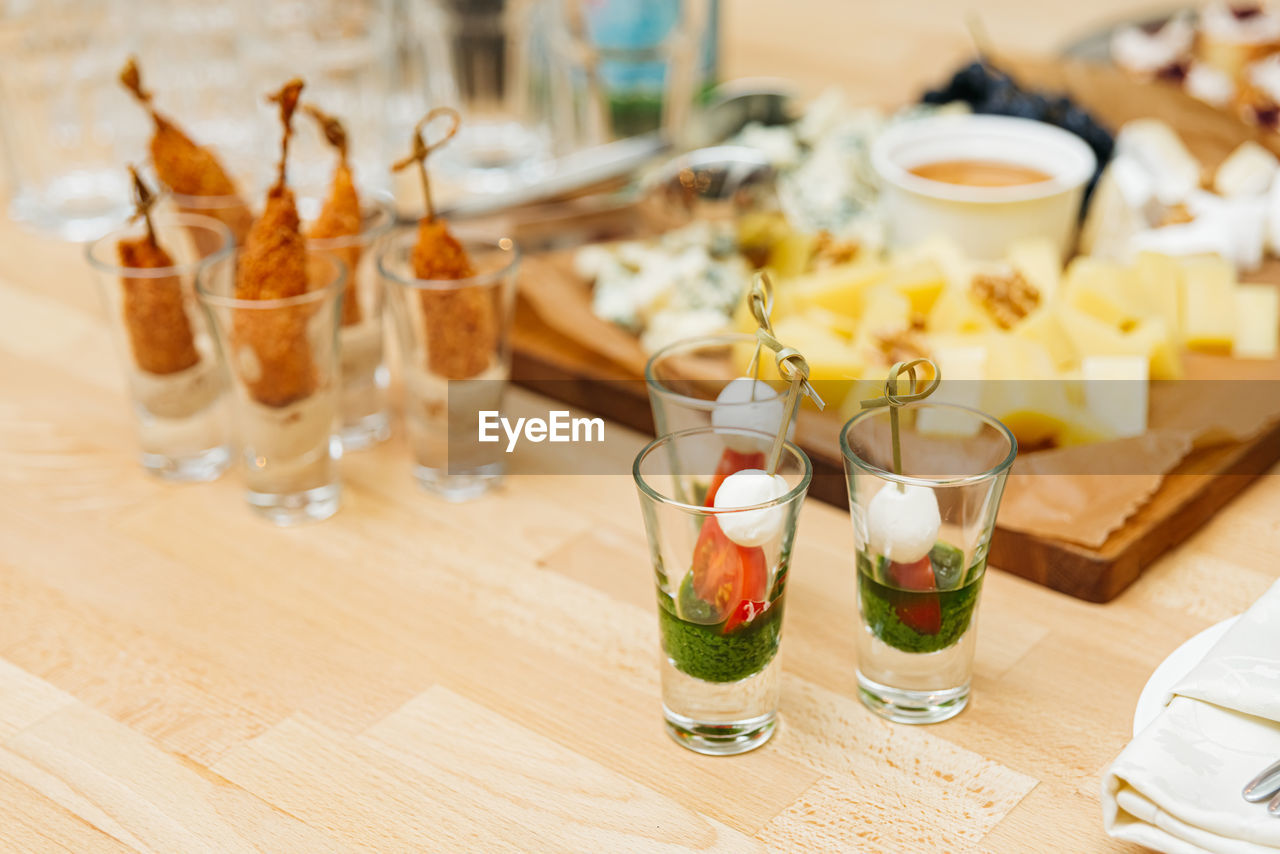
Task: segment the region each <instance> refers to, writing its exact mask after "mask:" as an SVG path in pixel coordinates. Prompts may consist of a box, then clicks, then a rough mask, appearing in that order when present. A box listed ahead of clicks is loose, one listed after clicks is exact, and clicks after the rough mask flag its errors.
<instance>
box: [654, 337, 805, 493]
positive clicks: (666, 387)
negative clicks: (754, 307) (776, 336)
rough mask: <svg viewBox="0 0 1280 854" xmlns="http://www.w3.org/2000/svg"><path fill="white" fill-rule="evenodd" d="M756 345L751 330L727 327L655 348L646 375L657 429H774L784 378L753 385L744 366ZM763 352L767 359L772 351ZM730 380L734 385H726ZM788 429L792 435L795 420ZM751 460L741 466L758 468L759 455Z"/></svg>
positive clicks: (760, 463) (779, 414)
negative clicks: (721, 331)
mask: <svg viewBox="0 0 1280 854" xmlns="http://www.w3.org/2000/svg"><path fill="white" fill-rule="evenodd" d="M755 345H756V337H755V336H754V335H746V334H741V333H726V334H723V335H707V336H702V337H698V338H687V339H685V340H683V341H677V342H676V343H674V344H670V345H668V346H666V347H663V348H662V349H661V350H658V351H657V352H656V353H654V354H653V356H651V357H650V358H649V361H648V363H647V364H646V365H645V369H644V379H645V387H646V388H647V389H648V391H649V405H650V407H651V408H652V410H653V425H654V433H655V435H658V436H661V435H664V434H666V433H675V432H677V431H679V430H688V429H691V428H693V427H705V426H707V425H710V424H716V425H718V426H723V427H742V428H745V429H749V430H762V431H764V432H765V433H770V434H776V433H777V431H778V426H779V425H780V424H781V423H782V418H783V405H782V399H783V397H784V396H785V395H786V387H787V384H786V383H785V382H783V381H781V380H776V379H775V380H767V379H764V378H763V377H762V378H761V379H759V380H758V381H757V383H758V384H757V385H755V386H754V387H753V386H752V385H751V383H750V380H749V378H747V377H746V376H745V372H746V371H747V370H748V366H749V364H750V361H751V354H752V352H753V351H754V349H755ZM761 358H762V359H764V360H766V361H768V360H770V359H771V354H770V353H769V352H767V351H766V352H765V353H763V354H762V355H761ZM775 375H776V374H775ZM731 383H734V384H735V386H736V387H735V388H734V389H733V390H731V391H727V390H726V387H727V386H729V385H730V384H731ZM789 429H790V431H791V432H790V434H789V435H788V438H791V436H792V435H794V433H795V428H794V425H793V426H792V427H791V428H789ZM755 462H756V463H757V464H755V465H744V466H742V468H762V467H763V456H761V459H760V460H758V461H755Z"/></svg>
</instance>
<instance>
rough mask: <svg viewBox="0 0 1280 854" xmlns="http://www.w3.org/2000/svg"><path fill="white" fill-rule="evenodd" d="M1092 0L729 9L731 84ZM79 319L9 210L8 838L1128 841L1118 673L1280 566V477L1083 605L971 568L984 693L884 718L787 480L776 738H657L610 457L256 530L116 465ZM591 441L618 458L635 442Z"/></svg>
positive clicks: (1130, 670)
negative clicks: (967, 704) (1112, 836)
mask: <svg viewBox="0 0 1280 854" xmlns="http://www.w3.org/2000/svg"><path fill="white" fill-rule="evenodd" d="M1115 5H1116V4H1114V3H1103V2H1101V0H1085V1H1084V2H1081V3H1074V4H1069V5H1068V6H1062V5H1061V4H1059V5H1057V6H1054V7H1053V8H1052V10H1050V9H1049V7H1047V6H1044V5H1042V4H1026V3H1014V2H1011V0H982V2H977V3H974V4H965V5H964V6H963V8H962V7H961V6H956V5H954V4H949V3H942V2H938V0H929V1H928V2H923V0H922V2H914V3H900V4H883V3H874V4H873V3H869V2H856V3H847V4H825V3H818V2H816V0H808V2H793V3H787V4H774V3H764V2H760V0H731V2H729V3H726V4H725V7H726V9H725V18H726V45H725V54H726V68H727V70H728V71H729V73H730V74H732V75H741V74H748V73H754V74H766V73H775V74H783V75H789V76H791V77H793V78H794V79H796V80H797V82H798V83H799V85H800V86H801V88H802V89H803V90H804V91H807V92H809V93H810V94H812V93H814V92H816V91H817V90H818V89H820V88H822V87H823V86H824V85H825V84H827V83H839V84H841V85H844V86H845V87H846V88H847V89H848V90H849V91H850V92H851V93H852V94H854V95H855V96H864V97H866V98H867V99H871V100H877V101H882V102H889V101H893V100H896V99H899V98H900V97H904V96H906V95H908V94H910V93H911V92H912V91H914V90H915V89H916V88H917V87H918V86H919V85H921V84H922V83H925V82H929V81H932V80H935V79H939V78H940V77H941V76H943V75H944V74H945V73H947V71H948V70H949V68H948V64H949V62H950V61H951V60H952V59H953V58H959V57H960V56H961V55H962V54H963V53H964V51H965V50H966V49H967V36H966V35H965V32H964V30H963V27H962V20H963V14H964V11H965V9H968V8H972V7H976V8H978V9H979V10H980V11H981V12H982V13H983V15H984V18H985V20H986V22H987V26H988V29H989V30H990V32H991V35H992V37H993V39H995V40H996V41H997V42H998V43H1000V44H1005V45H1008V46H1009V47H1013V48H1018V49H1044V48H1047V47H1048V46H1050V45H1051V44H1052V43H1053V42H1054V41H1056V40H1059V39H1060V38H1061V37H1062V36H1063V35H1064V34H1065V33H1066V32H1067V31H1069V30H1072V29H1075V28H1079V27H1084V26H1086V25H1087V24H1088V23H1089V22H1090V21H1091V20H1097V19H1099V18H1101V17H1104V16H1105V15H1107V14H1112V13H1115V12H1116V10H1115ZM1124 5H1132V6H1139V5H1140V4H1136V3H1135V4H1124ZM99 312H100V308H99V307H98V304H97V297H96V295H95V294H94V292H93V288H92V281H91V278H90V275H89V272H88V270H87V269H86V268H85V266H84V264H83V261H82V258H81V257H80V252H79V250H78V248H76V247H71V246H67V245H64V244H60V243H57V242H55V241H52V240H49V239H46V238H42V237H39V236H35V235H31V234H29V233H27V232H25V231H23V230H21V229H19V228H17V227H16V226H14V225H13V224H11V223H8V222H0V388H2V389H3V393H2V394H0V850H4V851H23V852H25V851H57V850H66V851H74V852H98V851H102V852H122V851H163V852H186V851H219V852H224V851H272V852H285V851H298V852H322V851H331V850H332V851H339V850H364V851H458V850H466V849H472V850H486V851H490V850H492V851H501V850H539V851H586V850H611V851H624V850H625V851H632V850H673V849H679V848H687V849H691V850H726V851H749V850H754V849H757V848H770V849H776V850H793V851H812V850H829V851H851V850H865V851H891V852H899V851H907V852H911V851H930V852H932V851H965V850H981V851H992V852H1021V851H1027V850H1062V851H1073V852H1095V851H1124V850H1129V849H1128V848H1126V847H1124V846H1119V845H1116V844H1114V843H1112V842H1111V841H1110V840H1108V839H1107V838H1106V837H1105V836H1104V835H1103V833H1102V829H1101V818H1100V813H1099V807H1098V798H1097V787H1098V779H1099V773H1100V771H1101V770H1102V768H1104V767H1105V765H1106V764H1107V763H1108V762H1109V761H1110V760H1111V758H1113V757H1114V756H1115V754H1116V753H1117V752H1118V751H1119V750H1120V748H1121V747H1122V746H1123V745H1124V744H1125V742H1126V741H1127V739H1128V732H1129V719H1130V716H1131V714H1132V711H1133V706H1134V702H1135V700H1136V697H1137V695H1138V692H1139V690H1140V689H1141V687H1142V685H1143V683H1144V682H1145V680H1146V678H1147V677H1148V675H1149V674H1150V672H1151V670H1152V669H1153V668H1154V666H1155V665H1156V664H1157V663H1158V662H1159V661H1160V660H1161V659H1162V658H1163V657H1164V656H1165V655H1166V654H1168V652H1170V651H1171V650H1172V649H1173V648H1174V647H1175V646H1177V644H1178V643H1180V642H1181V641H1182V640H1184V639H1185V638H1186V637H1188V636H1190V635H1191V634H1193V633H1194V632H1196V631H1198V630H1199V629H1201V628H1203V627H1205V626H1207V625H1209V624H1210V623H1212V622H1215V621H1217V620H1219V619H1222V618H1223V617H1226V616H1229V615H1231V614H1234V613H1238V612H1239V611H1240V610H1242V609H1243V608H1244V607H1246V606H1247V605H1248V604H1249V603H1250V602H1251V601H1252V600H1253V599H1254V598H1256V597H1257V595H1258V594H1259V593H1261V592H1262V590H1263V589H1265V587H1266V586H1267V585H1268V584H1269V583H1271V582H1272V581H1273V580H1274V578H1275V577H1276V575H1277V568H1276V564H1275V560H1274V547H1275V543H1276V541H1277V537H1278V536H1280V521H1278V520H1280V478H1276V477H1266V478H1262V479H1261V480H1260V481H1258V482H1257V483H1256V484H1255V485H1253V486H1252V487H1250V488H1249V490H1248V491H1246V492H1245V493H1244V494H1243V495H1242V496H1241V497H1240V498H1238V499H1237V500H1236V501H1234V502H1233V503H1232V504H1231V505H1229V506H1228V508H1227V509H1226V510H1225V511H1224V512H1222V513H1221V514H1220V515H1219V516H1218V517H1217V518H1216V519H1215V520H1214V521H1213V522H1211V523H1210V524H1209V525H1208V526H1206V527H1205V528H1204V529H1202V530H1201V531H1199V532H1198V533H1196V534H1195V535H1194V536H1193V537H1191V538H1190V539H1189V540H1188V541H1187V542H1186V543H1185V544H1184V545H1183V546H1181V547H1180V548H1178V549H1177V550H1176V551H1175V552H1173V553H1172V554H1170V555H1169V556H1168V557H1166V558H1165V559H1163V560H1162V561H1160V562H1159V563H1158V564H1157V565H1156V566H1155V567H1153V568H1152V569H1151V570H1150V571H1149V572H1148V573H1147V574H1146V575H1144V576H1143V578H1142V579H1141V580H1139V581H1138V582H1137V583H1136V584H1135V585H1134V586H1133V587H1132V588H1131V589H1130V590H1128V591H1127V592H1126V593H1124V594H1123V595H1122V596H1121V597H1120V598H1119V599H1117V600H1116V601H1115V602H1113V603H1111V604H1109V605H1106V606H1096V605H1089V604H1086V603H1083V602H1079V601H1075V600H1072V599H1069V598H1066V597H1064V596H1062V595H1059V594H1055V593H1053V592H1051V591H1048V590H1046V589H1043V588H1040V587H1037V586H1035V585H1033V584H1030V583H1028V582H1025V581H1022V580H1019V579H1017V578H1014V577H1012V576H1008V575H1005V574H1003V573H1001V572H999V571H992V572H991V573H990V574H989V576H988V580H987V583H986V585H985V592H984V601H983V604H982V611H981V620H980V625H981V628H980V640H979V644H978V652H977V661H976V664H975V674H976V676H975V695H974V701H973V704H972V706H971V708H970V709H969V710H967V711H966V712H965V713H964V714H963V715H961V716H960V717H959V718H957V719H955V720H953V721H951V722H948V723H946V724H942V725H939V726H936V727H931V728H927V729H912V728H904V727H896V726H891V725H889V724H886V723H884V722H882V721H880V720H879V719H877V718H875V717H874V716H872V715H871V714H870V713H869V712H867V711H866V710H864V709H863V708H862V707H861V705H860V704H859V703H858V701H857V699H856V691H855V684H854V660H853V643H852V630H853V625H854V620H855V619H856V618H855V614H854V602H853V598H854V589H853V566H852V560H851V548H852V535H851V531H850V528H849V521H848V518H847V516H845V515H844V514H842V513H839V512H837V511H835V510H833V509H832V508H830V507H826V506H822V505H819V504H817V503H816V502H811V503H810V505H809V506H807V507H806V508H805V510H804V512H803V517H802V521H801V526H800V543H799V546H798V548H797V551H796V555H795V561H794V568H793V574H792V586H791V589H790V593H789V605H788V612H787V624H786V632H785V634H786V639H785V642H784V652H783V656H784V679H783V699H782V723H781V725H780V728H779V731H778V734H777V736H776V738H775V740H774V741H773V742H772V743H771V744H770V745H768V746H767V747H765V748H764V749H763V750H760V751H758V752H756V753H754V754H751V755H747V756H743V757H738V758H735V759H729V760H719V759H707V758H704V757H699V756H695V755H692V754H690V753H688V752H686V751H683V750H681V749H680V748H678V747H676V746H675V745H674V744H672V743H671V742H669V741H668V739H667V737H666V736H665V734H664V733H663V731H662V727H661V724H660V706H659V698H658V679H657V666H656V665H657V626H656V619H655V615H654V612H653V609H654V605H653V598H652V588H651V572H652V570H651V567H650V566H649V558H648V550H647V546H646V543H645V540H644V536H643V531H642V526H641V519H640V515H639V512H638V506H637V503H636V498H635V494H634V488H633V486H632V484H631V480H630V478H629V477H628V476H627V475H625V474H621V473H620V474H617V475H609V476H605V475H601V476H580V477H570V476H565V475H556V474H554V473H549V472H547V471H546V469H547V467H548V464H547V462H546V461H545V458H543V459H542V461H540V462H535V461H533V460H531V459H529V458H528V457H527V456H525V457H522V456H521V455H520V454H519V453H517V455H516V456H515V459H514V460H513V463H512V467H513V470H514V471H515V472H517V474H515V475H514V476H512V477H511V478H509V479H508V481H507V483H506V485H505V487H504V488H503V489H502V490H501V491H499V492H497V493H495V494H493V495H491V496H488V497H486V498H484V499H483V500H481V501H479V502H476V503H473V504H468V505H460V506H455V505H448V504H443V503H440V502H438V501H434V500H432V499H431V498H430V497H428V496H426V495H425V494H423V493H421V492H420V491H418V490H417V488H416V487H415V486H414V484H413V482H412V480H411V478H410V476H409V470H408V451H407V448H406V447H405V444H404V442H403V439H402V437H401V436H400V435H397V436H396V437H395V438H394V439H393V440H392V441H391V442H390V443H388V444H387V445H385V446H383V447H381V448H379V449H377V450H375V451H372V452H365V453H360V454H352V455H349V456H348V457H347V458H346V459H344V460H343V462H342V471H343V477H344V479H345V485H346V495H345V504H344V507H343V509H342V511H341V512H340V513H339V514H338V515H337V516H336V517H335V518H334V519H332V520H330V521H328V522H325V523H324V524H322V525H319V526H315V527H310V528H306V529H302V530H296V531H279V530H275V529H272V528H269V527H267V526H265V525H264V524H263V523H261V522H259V521H257V520H256V519H254V518H252V517H251V516H250V515H249V513H248V512H247V510H246V509H245V508H244V506H243V504H242V500H241V497H240V484H239V482H238V478H237V477H236V476H235V475H229V476H227V477H225V478H223V479H222V480H220V481H219V482H217V483H214V484H208V485H202V486H192V487H175V486H169V485H166V484H162V483H158V482H156V481H153V480H150V479H148V478H147V477H146V476H145V475H143V474H142V473H141V472H140V471H139V470H138V468H137V467H136V465H135V464H134V462H133V458H132V453H133V445H132V433H131V427H130V424H129V420H128V414H127V411H126V407H125V403H124V400H123V383H122V382H121V380H120V377H119V374H118V371H117V369H116V366H115V363H114V361H113V354H112V353H111V349H110V343H109V340H108V338H107V335H106V332H105V326H104V323H103V320H102V318H101V317H100V314H99ZM511 405H512V408H513V409H514V411H516V412H517V413H518V414H533V413H538V412H545V411H546V410H547V408H548V407H549V406H550V405H551V404H550V403H549V401H547V400H545V399H543V398H540V397H538V396H536V395H533V394H530V393H528V392H523V391H516V392H514V393H513V394H512V400H511ZM608 429H609V433H610V437H611V443H612V444H611V448H610V451H609V453H611V454H616V455H618V456H619V457H620V458H621V462H622V463H625V462H626V458H628V457H629V455H631V454H633V453H634V452H635V450H636V449H638V448H639V447H640V446H641V445H642V444H643V442H644V437H642V436H640V435H639V434H635V433H630V432H628V431H626V430H624V429H622V428H619V427H617V426H616V425H610V427H609V428H608ZM539 467H541V468H540V469H539ZM616 470H617V471H619V472H622V471H625V466H621V465H620V466H619V468H618V469H616ZM521 472H523V473H521Z"/></svg>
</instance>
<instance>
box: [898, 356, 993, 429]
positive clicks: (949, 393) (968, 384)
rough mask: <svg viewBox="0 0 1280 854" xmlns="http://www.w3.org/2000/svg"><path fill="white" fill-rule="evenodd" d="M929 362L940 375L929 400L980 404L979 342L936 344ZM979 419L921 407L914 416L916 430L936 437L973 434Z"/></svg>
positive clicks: (982, 365)
mask: <svg viewBox="0 0 1280 854" xmlns="http://www.w3.org/2000/svg"><path fill="white" fill-rule="evenodd" d="M933 361H934V363H935V364H936V365H937V366H938V370H939V371H940V372H941V374H942V382H941V383H939V384H938V390H937V391H936V392H934V393H933V395H932V396H931V397H930V402H931V403H954V404H958V405H960V406H967V407H969V408H971V409H980V408H981V407H982V386H983V377H984V376H985V375H986V371H987V348H986V347H983V346H980V345H947V344H944V345H939V346H936V347H934V348H933ZM981 428H982V422H981V421H979V420H978V419H977V418H974V417H973V416H971V415H969V414H967V413H963V412H956V411H954V410H947V409H930V408H928V407H924V408H922V409H921V410H920V412H919V414H918V415H917V416H916V429H917V430H919V431H920V432H921V433H924V434H932V435H938V436H976V435H977V434H978V432H979V430H980V429H981Z"/></svg>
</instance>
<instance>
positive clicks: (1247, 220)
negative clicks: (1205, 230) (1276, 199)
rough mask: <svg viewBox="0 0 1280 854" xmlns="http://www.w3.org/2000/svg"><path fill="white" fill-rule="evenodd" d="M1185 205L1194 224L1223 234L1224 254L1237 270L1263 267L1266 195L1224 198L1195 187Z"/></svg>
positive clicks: (1265, 233) (1265, 234) (1265, 235)
mask: <svg viewBox="0 0 1280 854" xmlns="http://www.w3.org/2000/svg"><path fill="white" fill-rule="evenodd" d="M1186 204H1187V209H1188V210H1189V211H1190V212H1191V214H1192V215H1193V216H1194V217H1195V222H1196V223H1202V224H1204V225H1205V226H1207V227H1209V228H1215V229H1218V230H1219V231H1220V232H1221V234H1222V235H1224V236H1225V240H1226V242H1227V243H1228V244H1229V246H1230V248H1229V250H1228V251H1227V252H1226V253H1223V257H1224V258H1227V259H1228V260H1229V261H1231V263H1232V264H1233V265H1234V266H1235V267H1236V269H1237V270H1256V269H1258V267H1260V266H1262V257H1263V253H1264V250H1265V248H1266V237H1267V200H1266V197H1265V196H1260V195H1258V196H1237V197H1234V198H1224V197H1222V196H1217V195H1214V194H1213V193H1209V192H1205V191H1204V190H1196V191H1195V192H1193V193H1191V194H1190V195H1189V196H1187V202H1186ZM1193 224H1195V223H1193ZM1184 254H1185V253H1184Z"/></svg>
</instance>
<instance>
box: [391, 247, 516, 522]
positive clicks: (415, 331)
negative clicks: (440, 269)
mask: <svg viewBox="0 0 1280 854" xmlns="http://www.w3.org/2000/svg"><path fill="white" fill-rule="evenodd" d="M416 240H417V230H416V229H413V228H407V229H403V230H401V231H400V232H398V233H396V234H394V235H392V237H391V238H390V239H389V240H388V241H387V244H386V246H385V248H384V250H383V252H382V254H381V257H380V260H379V262H378V270H379V272H380V273H381V275H382V279H383V281H384V282H385V285H386V290H387V301H388V303H389V305H390V307H391V317H392V319H393V321H394V324H395V329H396V337H397V340H398V342H399V346H400V369H401V375H402V376H403V378H404V413H405V425H406V427H407V432H408V436H409V446H410V448H411V449H412V452H413V461H414V462H413V474H414V477H416V478H417V480H418V482H419V483H420V484H421V485H422V486H423V487H424V488H425V489H427V490H428V491H430V492H433V493H436V494H438V495H440V496H442V497H444V498H446V499H448V500H450V501H466V500H469V499H472V498H476V497H478V496H480V495H483V494H484V493H485V492H487V491H488V490H489V489H491V488H492V487H493V486H494V485H496V484H497V483H498V481H499V480H500V479H501V477H502V473H503V470H504V464H503V450H502V448H501V447H500V445H499V444H490V443H483V442H481V441H480V440H479V419H480V413H481V412H484V411H500V410H501V409H502V395H503V392H504V390H505V389H506V385H507V378H508V377H509V376H510V373H511V343H510V337H511V336H510V332H511V318H512V314H513V312H514V308H515V296H516V271H517V269H518V267H519V263H520V251H519V250H518V249H517V248H516V245H515V243H514V242H512V241H511V240H510V239H508V238H501V239H499V240H496V241H483V240H472V241H463V244H462V245H463V247H464V248H465V249H466V252H467V255H468V257H469V258H470V259H471V264H472V266H473V268H474V269H475V270H476V273H475V275H472V276H468V277H467V278H464V279H418V278H415V277H414V275H413V263H412V254H413V247H414V244H415V242H416Z"/></svg>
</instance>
